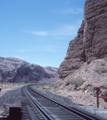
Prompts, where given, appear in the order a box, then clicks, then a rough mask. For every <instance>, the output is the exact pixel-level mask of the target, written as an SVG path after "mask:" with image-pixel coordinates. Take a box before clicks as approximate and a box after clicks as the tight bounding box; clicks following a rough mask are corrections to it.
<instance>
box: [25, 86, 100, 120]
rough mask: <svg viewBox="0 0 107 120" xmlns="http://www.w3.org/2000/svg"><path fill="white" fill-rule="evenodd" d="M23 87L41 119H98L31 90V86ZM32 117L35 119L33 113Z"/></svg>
mask: <svg viewBox="0 0 107 120" xmlns="http://www.w3.org/2000/svg"><path fill="white" fill-rule="evenodd" d="M24 89H25V92H26V96H27V97H28V98H29V100H30V101H31V102H32V104H33V106H34V107H35V108H37V109H38V110H39V112H41V115H42V118H41V119H42V120H43V119H44V120H98V119H97V118H93V117H91V116H88V115H86V114H84V113H81V112H80V111H77V110H75V109H72V108H69V107H67V106H65V105H62V104H60V103H59V102H57V101H53V100H51V99H49V98H47V97H45V96H43V95H41V94H40V93H38V92H36V91H35V90H33V89H32V88H31V86H27V87H25V88H24ZM31 115H32V114H31ZM33 118H34V120H37V117H36V116H34V115H33ZM33 118H32V119H33ZM39 120H40V119H39Z"/></svg>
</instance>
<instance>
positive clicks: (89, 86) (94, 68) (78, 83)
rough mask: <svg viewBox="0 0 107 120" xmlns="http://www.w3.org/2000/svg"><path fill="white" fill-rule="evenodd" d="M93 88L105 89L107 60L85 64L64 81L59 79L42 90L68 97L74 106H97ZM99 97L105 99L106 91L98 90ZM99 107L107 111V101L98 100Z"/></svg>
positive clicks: (106, 83) (106, 84) (106, 85)
mask: <svg viewBox="0 0 107 120" xmlns="http://www.w3.org/2000/svg"><path fill="white" fill-rule="evenodd" d="M94 87H107V58H104V59H97V60H93V61H91V63H90V64H87V63H85V64H83V65H82V66H81V67H80V68H79V69H78V70H75V72H74V73H73V74H72V75H69V76H67V77H66V78H65V79H64V80H62V79H59V80H58V81H56V83H53V84H52V85H51V86H48V87H43V88H42V89H43V90H49V91H50V92H52V93H54V94H57V95H60V96H63V97H68V98H70V99H71V100H72V102H73V103H76V104H81V105H91V106H97V98H96V97H94V95H95V94H96V90H95V89H94ZM99 96H106V97H107V89H100V91H99ZM99 107H100V108H103V109H107V99H102V98H100V99H99Z"/></svg>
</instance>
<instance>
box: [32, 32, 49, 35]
mask: <svg viewBox="0 0 107 120" xmlns="http://www.w3.org/2000/svg"><path fill="white" fill-rule="evenodd" d="M31 33H32V34H35V35H41V36H46V35H48V33H47V32H46V31H32V32H31Z"/></svg>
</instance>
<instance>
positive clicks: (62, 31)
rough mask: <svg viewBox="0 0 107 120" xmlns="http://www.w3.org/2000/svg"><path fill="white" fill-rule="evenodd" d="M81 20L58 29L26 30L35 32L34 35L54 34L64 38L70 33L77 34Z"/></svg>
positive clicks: (58, 37) (31, 32) (56, 36)
mask: <svg viewBox="0 0 107 120" xmlns="http://www.w3.org/2000/svg"><path fill="white" fill-rule="evenodd" d="M81 21H82V20H79V21H77V22H75V23H73V24H63V25H61V26H59V27H57V28H56V29H54V30H50V31H24V32H28V33H30V34H34V35H40V36H53V37H55V38H57V39H64V36H65V37H66V36H69V35H76V34H77V31H78V29H79V28H80V25H81ZM29 51H30V50H29ZM31 51H32V50H31ZM19 52H23V50H20V51H19Z"/></svg>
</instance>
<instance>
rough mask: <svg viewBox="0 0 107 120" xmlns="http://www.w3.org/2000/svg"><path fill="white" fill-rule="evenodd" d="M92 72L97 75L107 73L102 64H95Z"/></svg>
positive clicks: (106, 67) (105, 67) (106, 68)
mask: <svg viewBox="0 0 107 120" xmlns="http://www.w3.org/2000/svg"><path fill="white" fill-rule="evenodd" d="M94 71H95V72H97V73H107V66H106V65H105V66H104V65H103V64H97V65H96V67H95V69H94Z"/></svg>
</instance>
